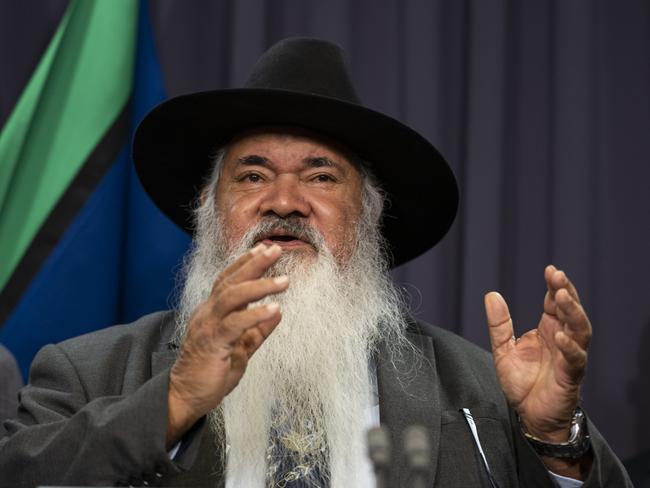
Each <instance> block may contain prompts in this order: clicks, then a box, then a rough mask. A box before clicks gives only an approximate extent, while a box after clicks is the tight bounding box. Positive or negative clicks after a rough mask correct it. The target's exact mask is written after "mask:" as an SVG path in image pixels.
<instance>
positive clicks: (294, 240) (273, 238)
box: [258, 229, 311, 248]
mask: <svg viewBox="0 0 650 488" xmlns="http://www.w3.org/2000/svg"><path fill="white" fill-rule="evenodd" d="M258 242H263V243H264V244H266V245H267V246H272V245H273V244H277V245H278V246H280V247H283V248H291V247H300V246H311V243H310V242H309V241H308V240H307V239H305V238H303V237H301V236H298V235H295V234H291V233H289V232H287V231H285V230H280V229H278V230H275V231H272V232H270V233H268V234H265V235H262V236H260V239H259V240H258Z"/></svg>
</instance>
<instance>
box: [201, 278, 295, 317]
mask: <svg viewBox="0 0 650 488" xmlns="http://www.w3.org/2000/svg"><path fill="white" fill-rule="evenodd" d="M288 286H289V278H288V277H287V276H278V277H276V278H259V279H256V280H252V281H245V282H243V283H238V284H236V285H231V286H228V287H226V288H224V289H223V290H222V291H221V293H219V295H218V296H216V297H214V305H213V309H214V313H215V314H216V315H217V317H226V316H227V315H228V314H230V313H232V312H234V311H235V310H240V309H243V308H246V307H247V306H248V304H249V303H252V302H256V301H258V300H261V299H262V298H264V297H267V296H268V295H274V294H276V293H281V292H283V291H284V290H286V289H287V288H288Z"/></svg>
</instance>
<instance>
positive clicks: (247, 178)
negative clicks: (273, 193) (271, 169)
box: [237, 173, 262, 183]
mask: <svg viewBox="0 0 650 488" xmlns="http://www.w3.org/2000/svg"><path fill="white" fill-rule="evenodd" d="M237 181H242V182H245V183H258V182H260V181H262V175H260V174H258V173H245V174H243V175H241V176H239V177H238V178H237Z"/></svg>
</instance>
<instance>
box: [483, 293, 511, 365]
mask: <svg viewBox="0 0 650 488" xmlns="http://www.w3.org/2000/svg"><path fill="white" fill-rule="evenodd" d="M485 314H486V316H487V322H488V331H489V334H490V343H491V344H492V354H493V355H494V356H495V358H496V356H497V353H498V352H499V351H503V347H504V346H506V347H511V346H510V345H512V344H513V341H512V340H511V339H512V338H513V337H514V329H513V325H512V319H511V318H510V311H509V310H508V305H507V304H506V301H505V300H504V299H503V297H502V296H501V295H500V294H499V293H497V292H495V291H493V292H490V293H488V294H487V295H485Z"/></svg>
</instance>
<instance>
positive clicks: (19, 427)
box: [0, 345, 196, 487]
mask: <svg viewBox="0 0 650 488" xmlns="http://www.w3.org/2000/svg"><path fill="white" fill-rule="evenodd" d="M30 378H31V379H30V384H29V385H27V386H26V387H25V388H24V389H23V390H22V392H21V402H20V407H19V417H18V419H17V420H10V421H7V422H6V423H5V427H6V430H7V434H6V435H5V437H4V438H3V439H2V440H0V479H1V480H2V481H3V483H2V484H3V486H15V487H33V486H37V485H44V484H47V485H129V484H131V485H141V484H157V483H156V482H157V481H159V480H160V479H161V478H163V477H165V476H166V475H173V474H174V473H177V472H180V471H182V470H183V469H184V466H183V461H184V460H185V461H186V462H188V461H187V459H186V458H187V455H184V456H181V458H183V459H180V460H178V461H175V462H172V461H170V460H169V457H168V455H167V452H166V449H165V435H166V425H167V391H168V383H169V370H168V369H167V370H165V371H163V372H162V373H160V374H159V375H157V376H154V377H152V378H151V379H149V380H148V381H146V382H145V383H143V384H142V385H141V386H140V387H139V388H138V389H137V390H135V391H134V392H132V393H130V394H128V395H124V396H122V395H115V396H104V397H99V398H87V396H88V395H87V392H86V391H85V389H84V386H83V384H82V382H81V381H80V377H79V372H78V371H77V370H76V368H75V366H74V364H72V363H71V361H70V360H69V359H68V357H67V356H66V354H65V352H64V351H63V350H62V349H61V348H60V347H58V346H54V345H50V346H47V347H45V348H43V349H42V350H41V351H40V352H39V353H38V355H37V356H36V358H35V360H34V362H33V365H32V370H31V374H30ZM190 444H191V445H193V444H196V443H195V442H191V443H190ZM191 445H190V449H189V450H188V449H186V450H185V451H186V453H187V452H189V453H190V457H191V455H192V454H193V449H192V446H191ZM189 462H191V460H190V461H189ZM145 482H146V483H145Z"/></svg>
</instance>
